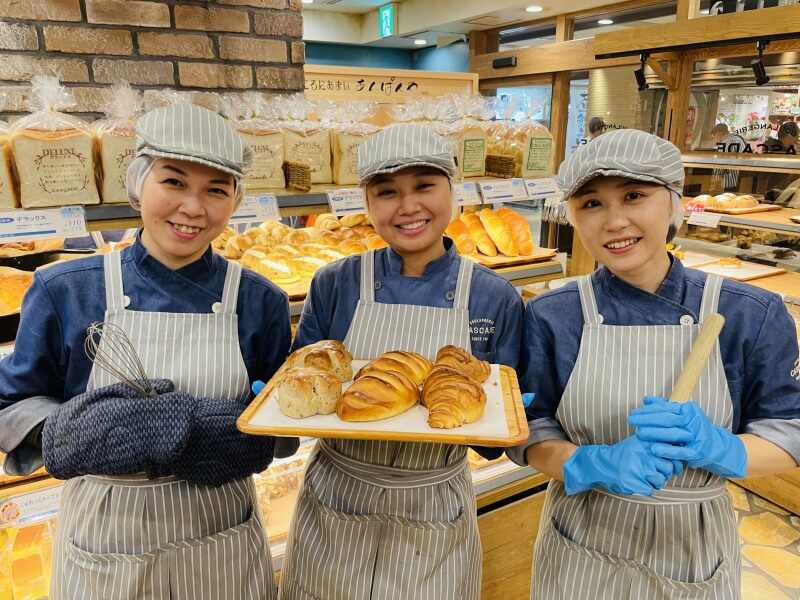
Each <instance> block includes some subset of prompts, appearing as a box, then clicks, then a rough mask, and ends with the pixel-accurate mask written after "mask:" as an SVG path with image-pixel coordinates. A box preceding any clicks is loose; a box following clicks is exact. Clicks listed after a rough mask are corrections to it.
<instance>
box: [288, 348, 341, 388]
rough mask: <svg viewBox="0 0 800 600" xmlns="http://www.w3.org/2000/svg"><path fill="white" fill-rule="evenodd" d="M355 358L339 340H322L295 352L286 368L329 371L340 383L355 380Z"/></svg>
mask: <svg viewBox="0 0 800 600" xmlns="http://www.w3.org/2000/svg"><path fill="white" fill-rule="evenodd" d="M352 362H353V357H352V356H350V353H349V352H348V351H347V348H345V346H344V344H343V343H342V342H340V341H338V340H321V341H319V342H316V343H314V344H309V345H308V346H305V347H304V348H300V349H299V350H296V351H295V352H293V353H292V354H291V355H290V356H289V358H287V359H286V363H285V366H286V367H313V368H315V369H319V370H322V371H329V372H331V373H333V374H334V375H336V377H338V378H339V380H340V381H349V380H350V379H352V378H353V366H352Z"/></svg>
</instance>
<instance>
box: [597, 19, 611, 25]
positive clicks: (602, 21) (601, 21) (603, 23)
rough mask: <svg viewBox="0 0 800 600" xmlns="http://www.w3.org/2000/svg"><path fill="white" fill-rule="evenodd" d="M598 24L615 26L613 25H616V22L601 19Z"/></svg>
mask: <svg viewBox="0 0 800 600" xmlns="http://www.w3.org/2000/svg"><path fill="white" fill-rule="evenodd" d="M597 24H598V25H613V24H614V21H612V20H611V19H600V20H599V21H598V22H597Z"/></svg>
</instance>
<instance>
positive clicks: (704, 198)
mask: <svg viewBox="0 0 800 600" xmlns="http://www.w3.org/2000/svg"><path fill="white" fill-rule="evenodd" d="M713 199H714V197H713V196H709V195H708V194H700V195H699V196H695V197H694V198H691V199H690V200H691V202H694V203H695V204H708V203H709V202H710V201H711V200H713Z"/></svg>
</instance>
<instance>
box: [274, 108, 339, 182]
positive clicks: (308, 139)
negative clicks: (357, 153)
mask: <svg viewBox="0 0 800 600" xmlns="http://www.w3.org/2000/svg"><path fill="white" fill-rule="evenodd" d="M277 102H278V103H279V106H281V109H282V110H281V114H282V117H283V121H282V123H281V129H282V131H283V141H284V152H285V160H286V161H287V162H289V163H297V164H302V165H307V166H308V167H309V168H310V169H311V183H312V184H314V183H332V182H333V169H332V168H331V136H330V132H329V131H328V129H327V128H326V127H325V126H323V124H322V122H321V121H315V120H311V118H312V117H313V109H314V107H313V106H312V105H311V103H310V102H308V101H307V100H305V99H304V98H303V97H302V94H295V95H293V96H289V97H288V98H285V99H282V100H279V101H277ZM287 117H288V118H287Z"/></svg>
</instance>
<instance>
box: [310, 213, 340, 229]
mask: <svg viewBox="0 0 800 600" xmlns="http://www.w3.org/2000/svg"><path fill="white" fill-rule="evenodd" d="M341 226H342V224H341V223H340V222H339V219H337V218H336V215H334V214H333V213H322V214H321V215H317V218H316V220H315V221H314V227H319V228H320V229H327V230H329V231H333V230H334V229H339V228H340V227H341Z"/></svg>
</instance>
